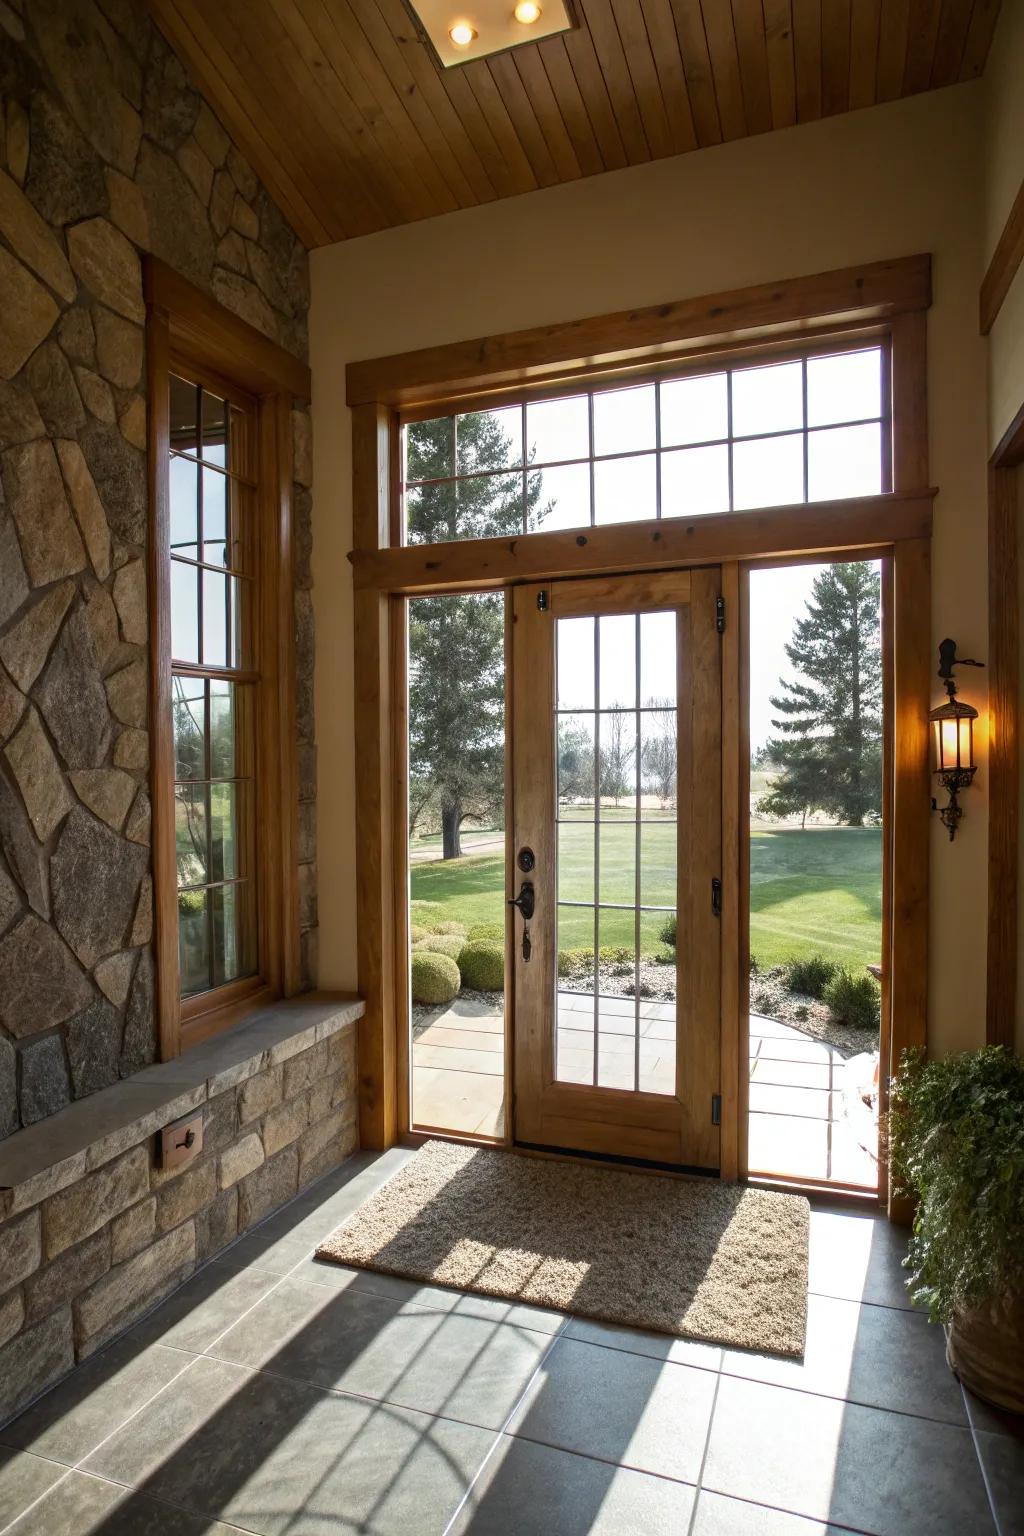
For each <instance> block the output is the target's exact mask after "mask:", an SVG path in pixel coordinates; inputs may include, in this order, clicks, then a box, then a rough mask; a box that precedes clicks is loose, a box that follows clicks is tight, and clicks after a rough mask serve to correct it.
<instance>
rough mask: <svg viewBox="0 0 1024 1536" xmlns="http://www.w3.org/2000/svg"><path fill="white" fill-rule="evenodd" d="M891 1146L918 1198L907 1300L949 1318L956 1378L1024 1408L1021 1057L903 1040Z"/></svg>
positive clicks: (900, 1175) (899, 1172) (900, 1180)
mask: <svg viewBox="0 0 1024 1536" xmlns="http://www.w3.org/2000/svg"><path fill="white" fill-rule="evenodd" d="M889 1146H890V1156H891V1162H892V1171H893V1176H894V1179H895V1180H896V1182H897V1184H898V1185H899V1186H901V1187H902V1190H903V1191H904V1192H905V1193H909V1194H911V1195H913V1196H916V1198H917V1201H918V1205H917V1214H916V1216H915V1219H914V1230H913V1235H912V1237H911V1240H910V1249H909V1253H908V1256H907V1261H906V1262H907V1267H908V1268H909V1269H910V1271H911V1273H912V1275H913V1282H912V1284H913V1287H914V1288H913V1290H912V1296H913V1299H914V1300H915V1301H916V1302H920V1303H921V1304H922V1305H925V1306H927V1308H928V1314H929V1317H930V1318H931V1320H932V1321H933V1322H942V1323H945V1324H946V1325H947V1328H948V1333H947V1343H946V1359H947V1360H948V1361H949V1364H950V1366H951V1368H952V1369H953V1370H954V1371H955V1372H956V1374H957V1376H959V1378H960V1380H961V1381H962V1382H963V1383H964V1385H965V1386H966V1387H969V1388H970V1390H971V1391H972V1392H976V1393H977V1395H978V1396H979V1397H982V1398H985V1399H986V1400H987V1401H988V1402H991V1403H996V1404H997V1405H999V1406H1000V1407H1002V1408H1008V1409H1010V1410H1011V1411H1013V1412H1016V1413H1024V1059H1022V1058H1021V1057H1019V1056H1015V1055H1014V1054H1013V1053H1012V1052H1010V1051H1007V1050H1005V1049H1004V1048H1003V1047H1002V1046H987V1047H986V1048H985V1049H984V1050H980V1051H963V1052H960V1053H959V1054H957V1055H952V1056H945V1057H942V1058H940V1059H939V1060H935V1061H929V1060H927V1059H926V1058H925V1053H924V1051H923V1050H921V1049H916V1050H912V1051H908V1052H907V1053H906V1055H905V1056H904V1058H903V1061H902V1062H901V1064H900V1069H899V1072H898V1073H897V1075H896V1077H895V1079H894V1080H893V1084H892V1094H891V1099H890V1114H889Z"/></svg>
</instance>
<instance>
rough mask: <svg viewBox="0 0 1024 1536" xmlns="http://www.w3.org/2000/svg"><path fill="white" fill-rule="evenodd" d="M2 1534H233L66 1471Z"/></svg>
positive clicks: (213, 1522) (200, 1517)
mask: <svg viewBox="0 0 1024 1536" xmlns="http://www.w3.org/2000/svg"><path fill="white" fill-rule="evenodd" d="M5 1536H236V1533H235V1531H233V1530H232V1528H231V1527H230V1526H227V1525H222V1524H221V1523H220V1521H219V1520H208V1519H206V1517H205V1516H203V1515H191V1514H188V1513H187V1512H186V1511H185V1510H182V1509H175V1508H173V1507H172V1506H171V1505H170V1504H158V1503H157V1501H156V1500H155V1499H150V1498H147V1497H146V1496H145V1495H144V1494H141V1493H134V1492H133V1491H132V1490H131V1489H130V1488H119V1487H118V1486H117V1484H116V1483H105V1482H103V1481H102V1480H101V1479H100V1478H97V1477H89V1476H87V1475H86V1474H85V1473H82V1472H72V1473H70V1474H69V1476H68V1477H66V1478H65V1479H64V1481H63V1482H62V1483H59V1484H58V1485H57V1487H56V1488H54V1489H53V1490H52V1492H50V1493H48V1494H47V1495H46V1497H45V1498H44V1499H41V1500H40V1502H39V1503H38V1504H37V1505H36V1506H35V1508H34V1509H32V1510H30V1511H29V1512H28V1514H26V1515H24V1516H23V1517H22V1518H21V1519H20V1520H19V1521H18V1522H17V1524H16V1525H13V1526H12V1527H11V1529H10V1531H8V1532H5Z"/></svg>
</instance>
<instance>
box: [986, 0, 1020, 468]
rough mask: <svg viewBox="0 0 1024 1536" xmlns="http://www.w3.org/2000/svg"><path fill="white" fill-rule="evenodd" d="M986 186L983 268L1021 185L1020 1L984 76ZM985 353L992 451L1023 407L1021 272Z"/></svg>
mask: <svg viewBox="0 0 1024 1536" xmlns="http://www.w3.org/2000/svg"><path fill="white" fill-rule="evenodd" d="M983 93H984V156H985V159H984V165H985V174H984V185H985V223H984V230H985V241H984V250H983V252H982V256H983V261H984V265H985V266H987V265H988V262H989V259H990V258H991V255H992V252H993V251H994V250H995V248H996V245H997V243H998V241H999V236H1000V235H1001V234H1002V232H1003V228H1004V226H1005V224H1006V220H1007V218H1008V217H1009V214H1010V209H1011V208H1012V207H1013V202H1014V199H1015V197H1016V196H1017V193H1018V191H1019V190H1020V186H1021V183H1022V182H1024V0H1009V3H1008V4H1004V5H1003V7H1002V10H1001V12H1000V16H999V24H998V26H997V28H996V35H995V38H994V40H993V43H992V52H991V55H990V59H989V64H988V68H987V70H986V72H985V79H984V85H983ZM990 341H991V344H990V349H989V443H990V446H991V447H993V448H994V447H995V446H996V444H997V443H998V442H999V440H1000V438H1001V437H1002V436H1003V434H1004V432H1005V431H1006V429H1007V427H1008V426H1009V425H1010V423H1011V422H1012V421H1013V419H1014V417H1015V416H1016V414H1017V412H1018V411H1019V410H1020V408H1021V405H1022V404H1024V267H1021V268H1020V270H1019V271H1018V272H1017V276H1016V277H1015V278H1014V280H1013V284H1012V286H1011V288H1010V291H1009V293H1008V294H1007V295H1006V298H1005V299H1004V301H1003V307H1002V309H1001V310H1000V312H999V315H998V317H997V319H996V323H995V325H994V326H993V327H992V333H991V338H990Z"/></svg>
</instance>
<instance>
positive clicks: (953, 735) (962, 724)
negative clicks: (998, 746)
mask: <svg viewBox="0 0 1024 1536" xmlns="http://www.w3.org/2000/svg"><path fill="white" fill-rule="evenodd" d="M972 725H973V721H972V720H971V719H970V718H969V717H964V716H961V717H960V718H959V719H956V720H949V719H946V720H936V721H935V767H936V769H937V771H939V772H941V771H942V770H943V769H944V768H972V767H973V766H974V763H973V756H974V754H973V750H972V749H973V740H972V737H973V732H972Z"/></svg>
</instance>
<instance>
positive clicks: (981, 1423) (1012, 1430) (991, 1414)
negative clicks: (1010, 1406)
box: [962, 1387, 1024, 1457]
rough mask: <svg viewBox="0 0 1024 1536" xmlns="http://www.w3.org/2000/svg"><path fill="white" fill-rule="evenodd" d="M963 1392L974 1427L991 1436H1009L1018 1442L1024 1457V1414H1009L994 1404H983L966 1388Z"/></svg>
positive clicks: (968, 1414)
mask: <svg viewBox="0 0 1024 1536" xmlns="http://www.w3.org/2000/svg"><path fill="white" fill-rule="evenodd" d="M962 1390H963V1394H964V1403H965V1404H966V1407H967V1416H968V1418H969V1419H970V1421H971V1424H972V1425H973V1427H974V1428H975V1429H983V1430H985V1431H986V1433H988V1434H990V1435H1009V1436H1010V1438H1011V1440H1016V1441H1017V1443H1018V1445H1019V1446H1020V1448H1021V1456H1022V1457H1024V1413H1008V1412H1007V1410H1006V1409H1005V1408H997V1407H996V1406H995V1404H994V1403H986V1402H983V1401H982V1399H981V1398H980V1397H975V1395H974V1393H973V1392H969V1391H968V1390H967V1388H966V1387H964V1388H963V1389H962Z"/></svg>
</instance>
